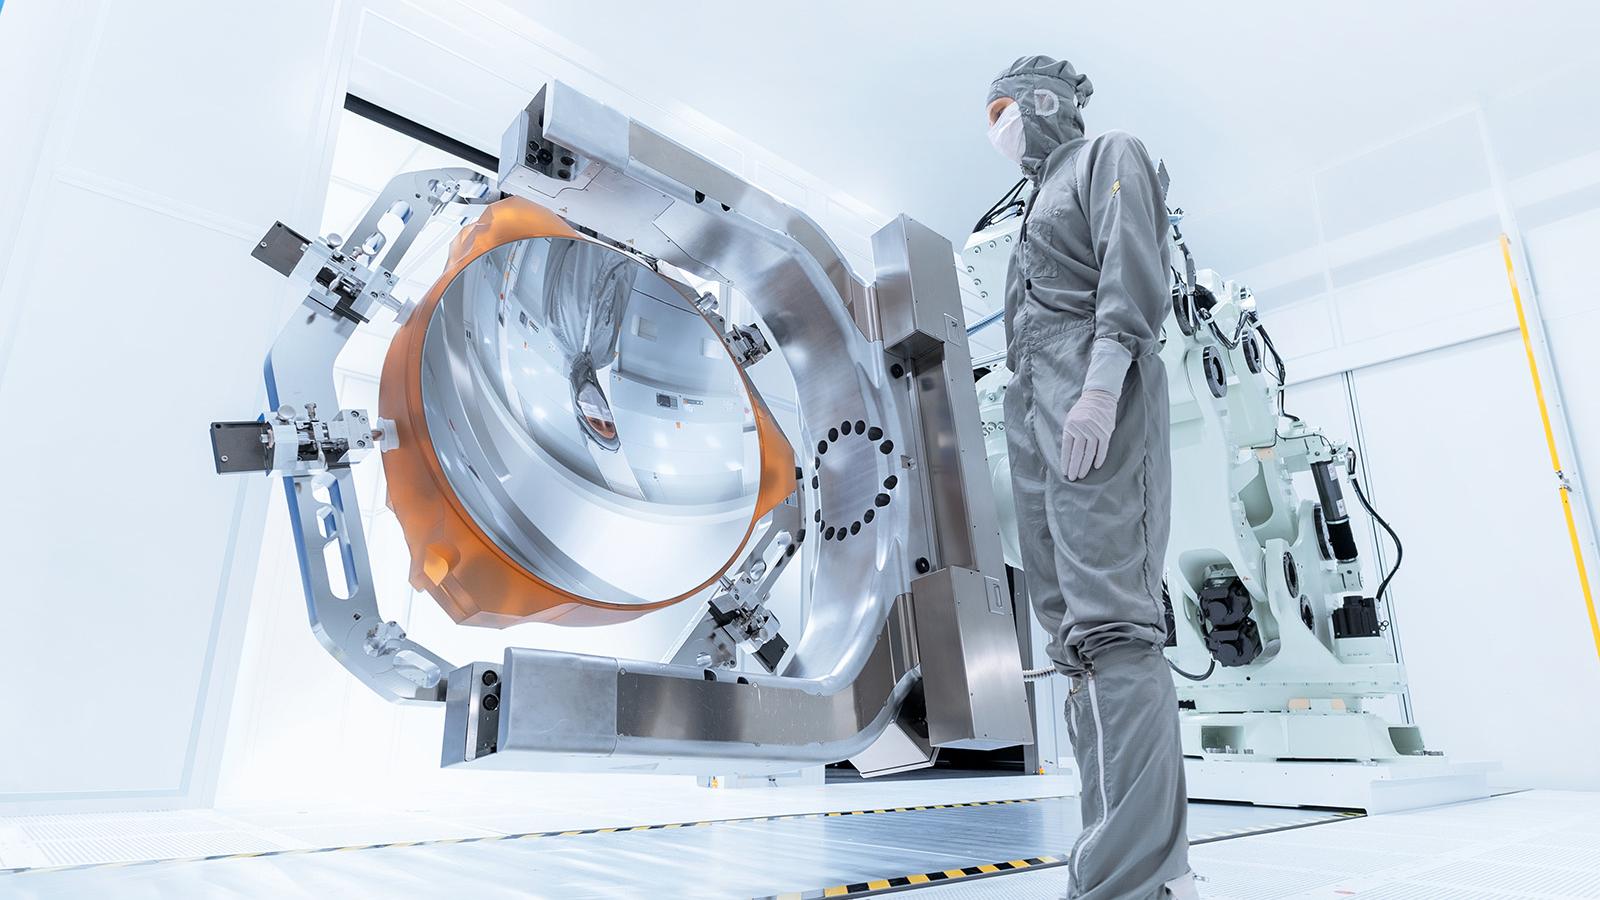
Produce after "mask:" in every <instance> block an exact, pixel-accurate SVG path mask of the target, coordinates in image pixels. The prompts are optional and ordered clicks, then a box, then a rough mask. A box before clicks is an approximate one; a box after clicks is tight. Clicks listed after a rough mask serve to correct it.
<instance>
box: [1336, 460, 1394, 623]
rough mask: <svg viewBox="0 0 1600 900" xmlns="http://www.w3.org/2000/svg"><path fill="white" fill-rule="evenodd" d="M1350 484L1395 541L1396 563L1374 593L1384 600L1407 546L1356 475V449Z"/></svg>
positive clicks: (1351, 463) (1366, 508)
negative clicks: (1374, 505)
mask: <svg viewBox="0 0 1600 900" xmlns="http://www.w3.org/2000/svg"><path fill="white" fill-rule="evenodd" d="M1350 485H1351V487H1354V488H1355V489H1356V499H1357V500H1360V501H1361V506H1362V508H1363V509H1365V510H1366V511H1367V515H1369V516H1371V517H1372V520H1373V521H1374V522H1377V523H1378V524H1379V525H1381V526H1382V527H1383V530H1384V531H1386V532H1388V533H1389V540H1391V541H1394V565H1393V566H1391V567H1390V569H1389V574H1388V575H1385V576H1383V581H1382V582H1380V583H1379V584H1378V590H1377V592H1376V593H1374V594H1373V595H1372V599H1373V600H1375V601H1376V600H1382V599H1383V595H1384V592H1385V591H1387V590H1388V589H1389V582H1391V581H1393V580H1394V576H1395V573H1396V572H1398V571H1400V563H1401V562H1403V561H1404V560H1405V558H1406V548H1405V547H1404V546H1403V545H1402V544H1401V543H1400V535H1398V534H1395V532H1394V529H1393V528H1391V527H1389V523H1388V522H1386V521H1384V519H1383V516H1380V515H1378V511H1377V510H1375V509H1373V508H1372V503H1371V502H1369V501H1368V500H1367V492H1366V491H1364V490H1362V489H1361V479H1359V478H1357V477H1356V472H1355V451H1354V450H1352V451H1350Z"/></svg>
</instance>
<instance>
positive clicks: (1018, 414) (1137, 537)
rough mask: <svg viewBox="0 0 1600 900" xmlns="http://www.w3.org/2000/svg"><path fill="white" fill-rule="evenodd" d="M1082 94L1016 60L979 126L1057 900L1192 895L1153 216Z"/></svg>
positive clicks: (1138, 161) (1161, 272)
mask: <svg viewBox="0 0 1600 900" xmlns="http://www.w3.org/2000/svg"><path fill="white" fill-rule="evenodd" d="M1093 91H1094V88H1093V86H1092V85H1091V84H1090V83H1089V79H1088V78H1087V77H1085V76H1083V75H1080V74H1078V73H1077V71H1076V70H1074V69H1073V67H1072V65H1071V64H1070V63H1067V62H1064V61H1061V62H1058V61H1056V60H1054V59H1051V58H1050V57H1047V56H1029V57H1024V58H1022V59H1019V60H1017V61H1016V62H1015V63H1013V64H1012V65H1011V66H1010V67H1009V68H1007V69H1006V70H1005V71H1004V72H1001V73H1000V76H999V77H998V78H996V79H995V80H994V84H993V85H992V86H991V87H990V90H989V107H988V113H989V123H990V128H989V138H990V140H991V141H992V142H993V143H994V145H995V148H996V149H997V150H999V151H1000V152H1001V153H1002V154H1003V155H1004V156H1006V157H1007V158H1009V159H1011V160H1012V161H1013V162H1015V163H1017V164H1018V165H1019V166H1021V167H1022V172H1023V174H1024V175H1026V176H1027V178H1028V180H1029V181H1030V182H1031V183H1032V189H1033V190H1032V195H1031V197H1030V198H1029V200H1028V203H1027V205H1026V207H1025V210H1024V213H1023V222H1022V231H1021V240H1020V242H1019V244H1018V247H1017V250H1016V252H1014V253H1013V254H1012V256H1011V268H1010V271H1009V272H1008V273H1007V278H1006V308H1005V324H1006V339H1007V351H1006V357H1007V358H1006V365H1007V366H1008V367H1009V368H1010V369H1011V371H1012V373H1013V377H1012V380H1011V384H1010V386H1009V387H1008V388H1007V390H1006V398H1005V421H1006V425H1007V428H1006V437H1007V443H1008V449H1009V451H1010V459H1011V483H1012V490H1013V492H1014V494H1015V495H1016V501H1017V519H1018V522H1017V525H1018V532H1019V535H1020V537H1021V542H1022V558H1023V566H1024V569H1025V571H1026V573H1027V586H1028V593H1029V595H1030V596H1031V598H1032V602H1033V606H1034V609H1035V611H1036V612H1037V614H1038V617H1039V620H1040V622H1041V623H1042V624H1043V625H1044V627H1045V629H1046V631H1047V632H1048V633H1049V634H1050V638H1051V639H1050V645H1049V652H1050V655H1051V658H1052V659H1053V660H1054V661H1055V663H1056V666H1057V668H1058V669H1059V670H1060V671H1061V672H1062V673H1063V674H1065V675H1068V676H1070V677H1071V679H1072V688H1071V692H1070V694H1069V697H1068V700H1067V709H1066V715H1067V723H1068V733H1069V734H1070V735H1071V737H1072V747H1073V753H1074V755H1075V756H1076V757H1077V761H1078V768H1079V771H1080V774H1081V775H1082V778H1083V791H1082V795H1081V799H1080V803H1081V806H1082V810H1083V832H1082V833H1081V834H1080V835H1079V836H1078V840H1077V843H1076V845H1075V846H1074V847H1073V851H1072V859H1071V862H1070V863H1069V866H1068V868H1069V871H1070V873H1071V874H1070V878H1071V885H1072V887H1071V890H1070V892H1069V894H1068V896H1069V897H1072V898H1083V900H1147V898H1150V900H1154V898H1166V897H1179V898H1190V897H1196V896H1197V894H1195V888H1194V880H1193V876H1192V875H1191V874H1190V871H1189V860H1188V839H1187V836H1186V834H1185V830H1186V819H1187V815H1186V813H1187V798H1186V796H1185V788H1184V779H1183V751H1182V746H1181V744H1180V743H1179V737H1178V699H1177V694H1176V692H1175V690H1174V688H1173V684H1172V675H1171V672H1170V671H1169V670H1168V667H1167V662H1166V659H1165V657H1164V656H1163V655H1162V649H1161V648H1162V645H1163V644H1164V643H1165V641H1166V636H1167V632H1166V617H1165V607H1164V604H1163V601H1162V590H1161V581H1162V568H1163V560H1164V558H1165V555H1166V548H1167V535H1168V532H1169V531H1170V524H1171V522H1170V520H1171V499H1172V461H1171V448H1170V446H1169V444H1168V415H1169V413H1168V410H1167V379H1166V370H1165V368H1163V365H1162V362H1161V359H1160V358H1159V356H1158V355H1157V353H1158V351H1159V350H1160V345H1161V324H1162V321H1163V320H1164V319H1165V318H1166V315H1167V310H1168V309H1169V308H1170V305H1171V293H1170V285H1171V268H1170V264H1169V260H1168V251H1167V229H1168V220H1167V209H1166V198H1165V197H1164V196H1163V190H1162V185H1161V183H1160V182H1161V179H1160V177H1159V176H1158V174H1157V171H1156V166H1155V164H1154V163H1152V162H1151V160H1150V155H1149V153H1147V152H1146V150H1145V148H1144V145H1143V144H1141V143H1140V142H1139V141H1138V140H1137V139H1135V138H1134V137H1133V136H1132V135H1129V134H1126V133H1123V132H1110V133H1107V134H1103V135H1100V136H1098V137H1094V138H1089V137H1085V135H1084V133H1083V116H1082V114H1081V113H1080V111H1079V110H1080V109H1081V108H1082V107H1083V105H1084V104H1085V103H1086V102H1087V101H1088V99H1089V96H1090V95H1091V94H1092V93H1093Z"/></svg>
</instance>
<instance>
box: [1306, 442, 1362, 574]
mask: <svg viewBox="0 0 1600 900" xmlns="http://www.w3.org/2000/svg"><path fill="white" fill-rule="evenodd" d="M1311 477H1312V478H1313V479H1315V480H1316V482H1317V497H1318V499H1320V500H1321V501H1322V515H1323V518H1324V519H1325V520H1326V522H1327V525H1328V543H1330V544H1332V545H1333V555H1334V557H1335V558H1336V559H1338V560H1339V562H1342V563H1347V562H1355V559H1356V555H1357V554H1356V536H1355V532H1353V531H1351V530H1350V515H1349V513H1347V512H1345V508H1344V489H1343V488H1341V487H1339V476H1338V475H1337V474H1336V473H1335V472H1334V471H1333V463H1331V462H1319V463H1312V464H1311Z"/></svg>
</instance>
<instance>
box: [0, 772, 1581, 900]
mask: <svg viewBox="0 0 1600 900" xmlns="http://www.w3.org/2000/svg"><path fill="white" fill-rule="evenodd" d="M842 787H843V788H846V789H842V790H841V789H839V788H842ZM1063 787H1066V788H1068V789H1070V780H1068V779H1060V780H1056V779H1051V778H1047V777H1027V776H1020V777H1011V778H981V779H979V778H970V779H957V780H952V781H943V782H905V783H900V784H881V785H873V784H862V785H851V786H848V787H846V786H829V787H826V788H776V789H750V790H741V791H716V792H708V796H713V795H714V796H716V797H717V799H710V800H708V801H707V802H705V803H703V804H701V808H702V810H703V809H705V808H706V807H711V808H714V809H715V811H716V814H717V815H716V817H715V818H713V817H712V816H711V815H708V814H706V813H705V812H701V813H699V815H700V816H703V817H704V818H682V819H672V818H670V817H669V818H657V819H646V818H645V817H644V816H639V815H635V816H633V817H628V816H621V817H619V816H618V815H617V814H615V813H612V812H609V811H604V810H600V809H598V808H597V810H595V811H592V812H590V814H589V817H588V818H587V819H586V820H585V819H582V818H575V817H574V814H573V812H572V811H570V810H569V811H567V812H566V813H562V814H556V813H552V812H550V811H544V812H530V813H528V814H524V815H520V816H519V815H518V814H517V813H516V812H515V811H511V810H506V809H493V808H483V809H479V810H470V809H458V810H452V811H450V812H449V814H448V815H444V814H422V813H413V814H412V815H411V816H410V817H396V816H395V815H394V814H392V813H391V814H384V815H383V816H382V817H375V816H373V815H372V814H368V817H363V815H362V814H358V813H355V812H348V811H347V812H344V813H339V814H334V813H328V812H307V813H294V812H288V811H280V812H273V813H268V812H257V813H242V812H234V813H228V812H216V811H208V812H171V813H153V812H152V813H117V814H95V815H73V816H31V817H14V818H10V819H0V869H4V868H6V867H11V871H0V897H49V898H55V897H69V898H70V897H83V898H91V897H92V898H97V900H98V898H101V897H106V896H115V897H119V898H122V897H171V896H184V897H187V896H237V897H255V896H263V897H324V896H339V897H367V896H372V897H378V896H383V897H392V896H395V895H396V894H397V893H401V892H404V893H423V894H438V893H439V892H440V891H441V890H447V893H448V895H450V896H472V897H479V898H483V897H489V898H498V897H507V898H509V897H550V898H602V897H603V898H633V897H639V898H646V897H648V898H665V897H693V898H720V897H729V898H752V897H774V896H776V897H786V898H810V897H822V896H829V897H832V896H866V895H870V894H877V893H887V892H890V891H896V892H907V893H919V894H921V895H923V896H922V897H919V898H918V900H943V898H950V897H973V898H977V897H1007V898H1031V897H1054V896H1059V895H1060V894H1061V893H1062V892H1064V890H1065V887H1066V881H1065V879H1066V870H1065V867H1064V866H1063V865H1062V862H1063V861H1064V860H1065V851H1066V850H1067V849H1068V848H1069V847H1070V846H1071V844H1072V840H1073V838H1074V837H1075V835H1076V834H1077V831H1078V815H1077V802H1076V800H1075V799H1073V798H1070V797H1063V796H1060V794H1061V789H1062V788H1063ZM1052 789H1054V790H1052ZM722 798H726V799H722ZM758 809H759V812H752V811H753V810H758ZM655 811H665V810H653V812H655ZM229 823H232V824H231V826H230V825H229ZM1189 827H1190V838H1191V840H1192V841H1193V842H1194V844H1195V845H1196V846H1195V847H1194V851H1193V858H1194V860H1195V867H1196V870H1197V871H1198V872H1199V873H1200V874H1201V876H1202V877H1203V878H1204V879H1205V885H1204V888H1203V891H1204V896H1206V897H1208V898H1212V900H1228V898H1232V900H1267V898H1278V897H1307V898H1310V897H1317V898H1324V897H1326V898H1332V897H1351V896H1356V897H1373V898H1397V897H1405V898H1418V900H1422V898H1468V897H1471V898H1477V897H1503V896H1504V897H1600V795H1597V794H1576V793H1558V792H1531V793H1522V794H1514V795H1508V796H1503V797H1498V798H1494V799H1491V800H1486V801H1478V802H1474V803H1464V804H1456V805H1453V806H1447V807H1438V808H1434V809H1429V810H1421V811H1416V812H1410V813H1397V814H1391V815H1386V816H1378V817H1371V818H1368V817H1361V816H1356V815H1352V814H1349V813H1338V812H1330V811H1325V810H1304V809H1300V810H1295V809H1275V808H1268V807H1252V806H1237V805H1227V804H1212V803H1193V804H1191V805H1190V820H1189ZM207 829H209V830H207ZM198 856H207V857H212V858H209V859H197V858H194V857H198ZM159 857H165V858H164V859H157V858H159ZM19 866H21V867H25V868H21V869H20V870H18V869H17V867H19Z"/></svg>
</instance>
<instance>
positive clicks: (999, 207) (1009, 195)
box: [972, 178, 1028, 234]
mask: <svg viewBox="0 0 1600 900" xmlns="http://www.w3.org/2000/svg"><path fill="white" fill-rule="evenodd" d="M1027 183H1028V179H1026V178H1019V179H1017V183H1016V184H1013V185H1012V186H1011V190H1009V191H1006V192H1005V193H1004V194H1002V195H1001V196H1000V199H999V200H996V201H995V204H994V205H993V206H991V207H989V210H988V211H987V212H985V213H984V214H983V215H981V216H979V217H978V224H976V225H974V226H972V232H973V234H977V233H978V232H980V231H982V230H984V229H985V228H988V227H989V226H990V225H993V224H994V223H996V222H999V221H1001V220H1002V219H1006V218H1009V216H1003V215H1001V213H1004V212H1006V211H1007V210H1014V211H1015V213H1017V214H1020V213H1021V212H1022V200H1021V194H1022V188H1023V186H1024V185H1026V184H1027Z"/></svg>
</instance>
